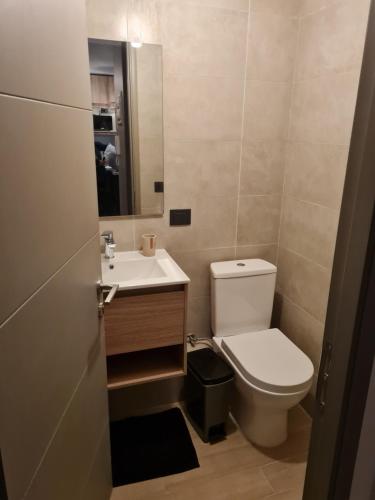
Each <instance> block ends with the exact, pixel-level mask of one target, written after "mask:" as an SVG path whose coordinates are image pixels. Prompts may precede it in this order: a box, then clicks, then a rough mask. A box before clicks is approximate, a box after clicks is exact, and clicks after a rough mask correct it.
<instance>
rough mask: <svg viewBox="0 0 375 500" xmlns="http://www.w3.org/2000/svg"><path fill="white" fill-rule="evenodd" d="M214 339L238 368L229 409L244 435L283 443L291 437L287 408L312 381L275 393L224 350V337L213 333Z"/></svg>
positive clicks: (267, 444)
mask: <svg viewBox="0 0 375 500" xmlns="http://www.w3.org/2000/svg"><path fill="white" fill-rule="evenodd" d="M214 341H215V343H216V345H217V347H218V350H219V352H220V353H221V355H222V356H223V357H224V359H226V360H227V361H228V363H229V364H230V365H231V366H232V367H233V369H234V372H235V375H234V390H233V392H232V395H231V401H230V412H231V414H232V416H233V418H234V420H235V421H236V423H237V424H238V426H239V428H240V429H241V431H242V432H243V434H244V436H245V437H246V438H247V439H248V440H249V441H251V442H252V443H254V444H255V445H257V446H261V447H265V448H271V447H275V446H279V445H281V444H282V443H284V442H285V441H286V440H287V438H288V411H289V410H290V409H291V408H293V407H294V406H296V405H298V403H300V401H301V400H302V399H303V398H304V397H305V396H306V394H307V393H308V391H309V389H310V385H311V384H310V385H308V386H306V387H305V388H304V389H303V390H302V391H300V392H293V393H274V392H268V391H265V390H262V389H260V388H258V387H255V386H254V385H252V384H251V383H250V382H249V381H248V380H246V379H245V377H244V376H243V375H242V373H241V372H240V371H239V370H238V368H237V366H236V365H234V364H233V362H232V360H231V359H230V358H229V357H228V356H227V354H226V353H225V352H224V351H222V350H221V339H220V338H215V337H214Z"/></svg>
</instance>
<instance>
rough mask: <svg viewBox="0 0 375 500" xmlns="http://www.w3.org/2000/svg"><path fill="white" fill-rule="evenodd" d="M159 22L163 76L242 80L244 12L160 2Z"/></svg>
mask: <svg viewBox="0 0 375 500" xmlns="http://www.w3.org/2000/svg"><path fill="white" fill-rule="evenodd" d="M161 23H162V34H163V65H164V73H165V75H167V76H168V75H169V76H186V77H190V76H191V75H194V76H196V77H198V76H205V77H208V76H209V77H211V78H212V77H231V78H241V79H242V78H243V75H244V73H245V56H246V31H247V12H239V11H234V10H233V11H232V10H225V9H217V8H215V7H210V6H202V5H198V4H197V5H195V4H190V3H185V2H164V3H163V4H162V9H161Z"/></svg>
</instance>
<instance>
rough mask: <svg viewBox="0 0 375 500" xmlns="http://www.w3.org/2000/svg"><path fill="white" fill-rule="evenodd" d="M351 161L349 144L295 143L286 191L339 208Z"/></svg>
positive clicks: (298, 196)
mask: <svg viewBox="0 0 375 500" xmlns="http://www.w3.org/2000/svg"><path fill="white" fill-rule="evenodd" d="M347 162H348V147H347V146H332V145H330V144H312V143H302V142H293V143H291V144H290V145H289V152H288V162H287V166H286V169H285V186H284V189H285V194H287V195H291V196H294V197H296V198H300V199H301V200H305V201H310V202H312V203H318V204H320V205H324V206H326V207H330V208H335V209H339V208H340V206H341V199H342V191H343V187H344V179H345V173H346V167H347Z"/></svg>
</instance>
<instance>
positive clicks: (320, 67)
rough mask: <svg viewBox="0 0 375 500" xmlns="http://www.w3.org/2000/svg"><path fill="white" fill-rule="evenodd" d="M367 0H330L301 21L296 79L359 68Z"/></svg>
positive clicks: (366, 16) (366, 15) (366, 14)
mask: <svg viewBox="0 0 375 500" xmlns="http://www.w3.org/2000/svg"><path fill="white" fill-rule="evenodd" d="M366 4H367V2H363V1H360V2H357V1H352V0H350V1H342V2H339V3H333V4H332V5H330V6H329V7H328V8H326V9H323V10H321V11H319V12H317V13H316V14H315V15H312V16H308V17H306V18H304V19H303V20H302V21H301V27H300V35H299V49H298V61H297V74H296V78H297V80H301V79H307V78H314V77H316V76H321V75H324V74H327V73H332V72H337V73H338V72H344V71H345V72H347V71H352V70H353V69H356V70H358V67H359V65H360V64H361V61H362V54H363V45H364V40H365V33H366V25H367V18H368V12H369V9H368V5H366Z"/></svg>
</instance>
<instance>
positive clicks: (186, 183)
mask: <svg viewBox="0 0 375 500" xmlns="http://www.w3.org/2000/svg"><path fill="white" fill-rule="evenodd" d="M239 160H240V142H239V141H238V142H237V141H234V142H224V141H174V140H167V141H166V144H165V181H166V184H167V186H168V192H167V193H166V196H167V199H168V203H172V204H173V203H175V202H180V203H188V204H189V203H190V202H191V200H192V199H194V197H201V196H202V193H204V196H205V197H206V196H231V197H234V196H237V192H238V176H239Z"/></svg>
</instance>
